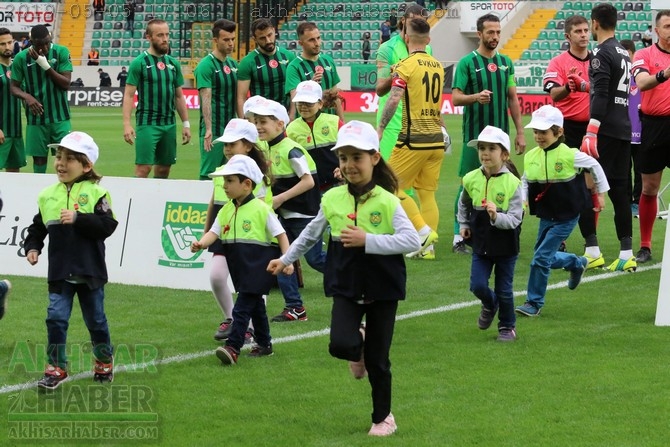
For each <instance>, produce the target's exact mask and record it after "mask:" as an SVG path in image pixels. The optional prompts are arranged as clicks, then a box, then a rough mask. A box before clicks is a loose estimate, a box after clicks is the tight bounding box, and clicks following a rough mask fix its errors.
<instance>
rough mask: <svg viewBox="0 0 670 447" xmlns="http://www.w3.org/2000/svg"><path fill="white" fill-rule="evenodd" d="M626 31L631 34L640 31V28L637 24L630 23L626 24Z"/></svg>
mask: <svg viewBox="0 0 670 447" xmlns="http://www.w3.org/2000/svg"><path fill="white" fill-rule="evenodd" d="M643 29H644V28H643ZM628 31H630V32H631V33H634V32H637V31H640V27H639V26H638V23H637V22H630V23H629V24H628Z"/></svg>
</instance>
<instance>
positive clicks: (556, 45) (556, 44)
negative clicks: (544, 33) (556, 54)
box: [549, 41, 561, 51]
mask: <svg viewBox="0 0 670 447" xmlns="http://www.w3.org/2000/svg"><path fill="white" fill-rule="evenodd" d="M549 49H550V50H552V51H560V49H561V42H558V41H556V42H551V44H549Z"/></svg>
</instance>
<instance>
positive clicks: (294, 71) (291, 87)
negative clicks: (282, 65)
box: [284, 63, 301, 121]
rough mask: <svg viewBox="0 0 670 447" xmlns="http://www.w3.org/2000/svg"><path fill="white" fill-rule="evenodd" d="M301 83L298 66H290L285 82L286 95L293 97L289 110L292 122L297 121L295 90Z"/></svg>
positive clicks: (287, 68)
mask: <svg viewBox="0 0 670 447" xmlns="http://www.w3.org/2000/svg"><path fill="white" fill-rule="evenodd" d="M300 81H301V79H300V74H299V72H298V66H297V65H295V64H292V63H290V64H288V66H287V67H286V79H285V80H284V93H285V94H289V95H290V96H291V104H290V105H289V108H288V117H289V119H290V120H291V121H293V120H294V119H295V114H296V107H295V104H294V103H293V98H294V97H295V89H296V87H298V84H299V83H300Z"/></svg>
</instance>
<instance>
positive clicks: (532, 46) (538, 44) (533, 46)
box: [530, 40, 540, 50]
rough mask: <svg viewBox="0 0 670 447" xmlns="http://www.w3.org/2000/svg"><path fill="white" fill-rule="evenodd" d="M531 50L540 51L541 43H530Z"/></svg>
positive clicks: (535, 41)
mask: <svg viewBox="0 0 670 447" xmlns="http://www.w3.org/2000/svg"><path fill="white" fill-rule="evenodd" d="M530 49H531V50H539V49H540V43H539V42H538V41H537V40H534V41H532V42H531V43H530Z"/></svg>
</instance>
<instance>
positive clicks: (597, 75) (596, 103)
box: [591, 51, 618, 122]
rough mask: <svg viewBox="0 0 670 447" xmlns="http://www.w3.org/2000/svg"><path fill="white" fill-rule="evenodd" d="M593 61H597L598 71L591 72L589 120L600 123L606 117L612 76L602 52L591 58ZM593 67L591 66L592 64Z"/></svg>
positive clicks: (607, 59) (607, 60)
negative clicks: (598, 63)
mask: <svg viewBox="0 0 670 447" xmlns="http://www.w3.org/2000/svg"><path fill="white" fill-rule="evenodd" d="M593 59H594V60H596V59H597V60H599V61H600V65H599V67H598V69H596V70H592V73H593V77H592V79H591V120H594V119H595V120H598V121H601V122H602V120H603V119H604V118H605V117H606V116H607V104H608V103H609V96H610V91H609V85H610V79H611V77H612V75H611V74H610V72H611V64H610V61H609V58H607V57H603V52H602V51H599V52H598V53H597V55H594V56H593ZM592 66H593V64H592ZM617 68H618V67H617Z"/></svg>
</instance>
